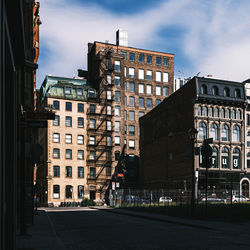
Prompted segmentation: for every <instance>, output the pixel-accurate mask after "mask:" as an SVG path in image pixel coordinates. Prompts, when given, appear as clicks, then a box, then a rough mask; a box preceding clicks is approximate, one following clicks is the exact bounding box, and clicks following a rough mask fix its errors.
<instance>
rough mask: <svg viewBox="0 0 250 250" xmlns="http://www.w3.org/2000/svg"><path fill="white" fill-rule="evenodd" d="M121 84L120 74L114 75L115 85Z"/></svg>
mask: <svg viewBox="0 0 250 250" xmlns="http://www.w3.org/2000/svg"><path fill="white" fill-rule="evenodd" d="M120 85H121V78H120V76H115V86H120Z"/></svg>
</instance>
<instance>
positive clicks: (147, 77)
mask: <svg viewBox="0 0 250 250" xmlns="http://www.w3.org/2000/svg"><path fill="white" fill-rule="evenodd" d="M146 79H147V80H152V70H147V75H146Z"/></svg>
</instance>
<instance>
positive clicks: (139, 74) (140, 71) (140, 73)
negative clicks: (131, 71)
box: [138, 69, 144, 80]
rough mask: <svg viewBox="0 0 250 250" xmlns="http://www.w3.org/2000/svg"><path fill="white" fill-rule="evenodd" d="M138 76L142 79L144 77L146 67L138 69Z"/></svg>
mask: <svg viewBox="0 0 250 250" xmlns="http://www.w3.org/2000/svg"><path fill="white" fill-rule="evenodd" d="M138 78H139V79H140V80H143V79H144V69H139V71H138Z"/></svg>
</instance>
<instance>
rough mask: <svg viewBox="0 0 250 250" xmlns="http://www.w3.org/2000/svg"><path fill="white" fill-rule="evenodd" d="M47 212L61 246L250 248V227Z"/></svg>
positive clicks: (85, 212) (96, 213)
mask: <svg viewBox="0 0 250 250" xmlns="http://www.w3.org/2000/svg"><path fill="white" fill-rule="evenodd" d="M46 215H47V216H48V220H49V222H50V226H51V228H52V232H53V234H55V235H56V237H57V239H58V241H59V242H60V245H61V249H70V250H71V249H72V250H78V249H98V250H99V249H100V250H101V249H193V250H195V249H250V233H249V230H244V231H241V230H234V229H233V228H228V229H227V230H216V229H212V230H211V229H210V230H208V229H200V228H194V227H189V226H182V225H175V224H171V223H166V222H160V221H154V220H150V219H143V218H137V217H132V216H128V215H121V214H115V213H110V212H106V211H100V210H96V209H88V208H86V209H82V210H70V209H67V210H63V209H61V210H60V209H50V210H47V212H46Z"/></svg>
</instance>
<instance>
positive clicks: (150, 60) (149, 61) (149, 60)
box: [147, 56, 152, 64]
mask: <svg viewBox="0 0 250 250" xmlns="http://www.w3.org/2000/svg"><path fill="white" fill-rule="evenodd" d="M147 64H152V56H147Z"/></svg>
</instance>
